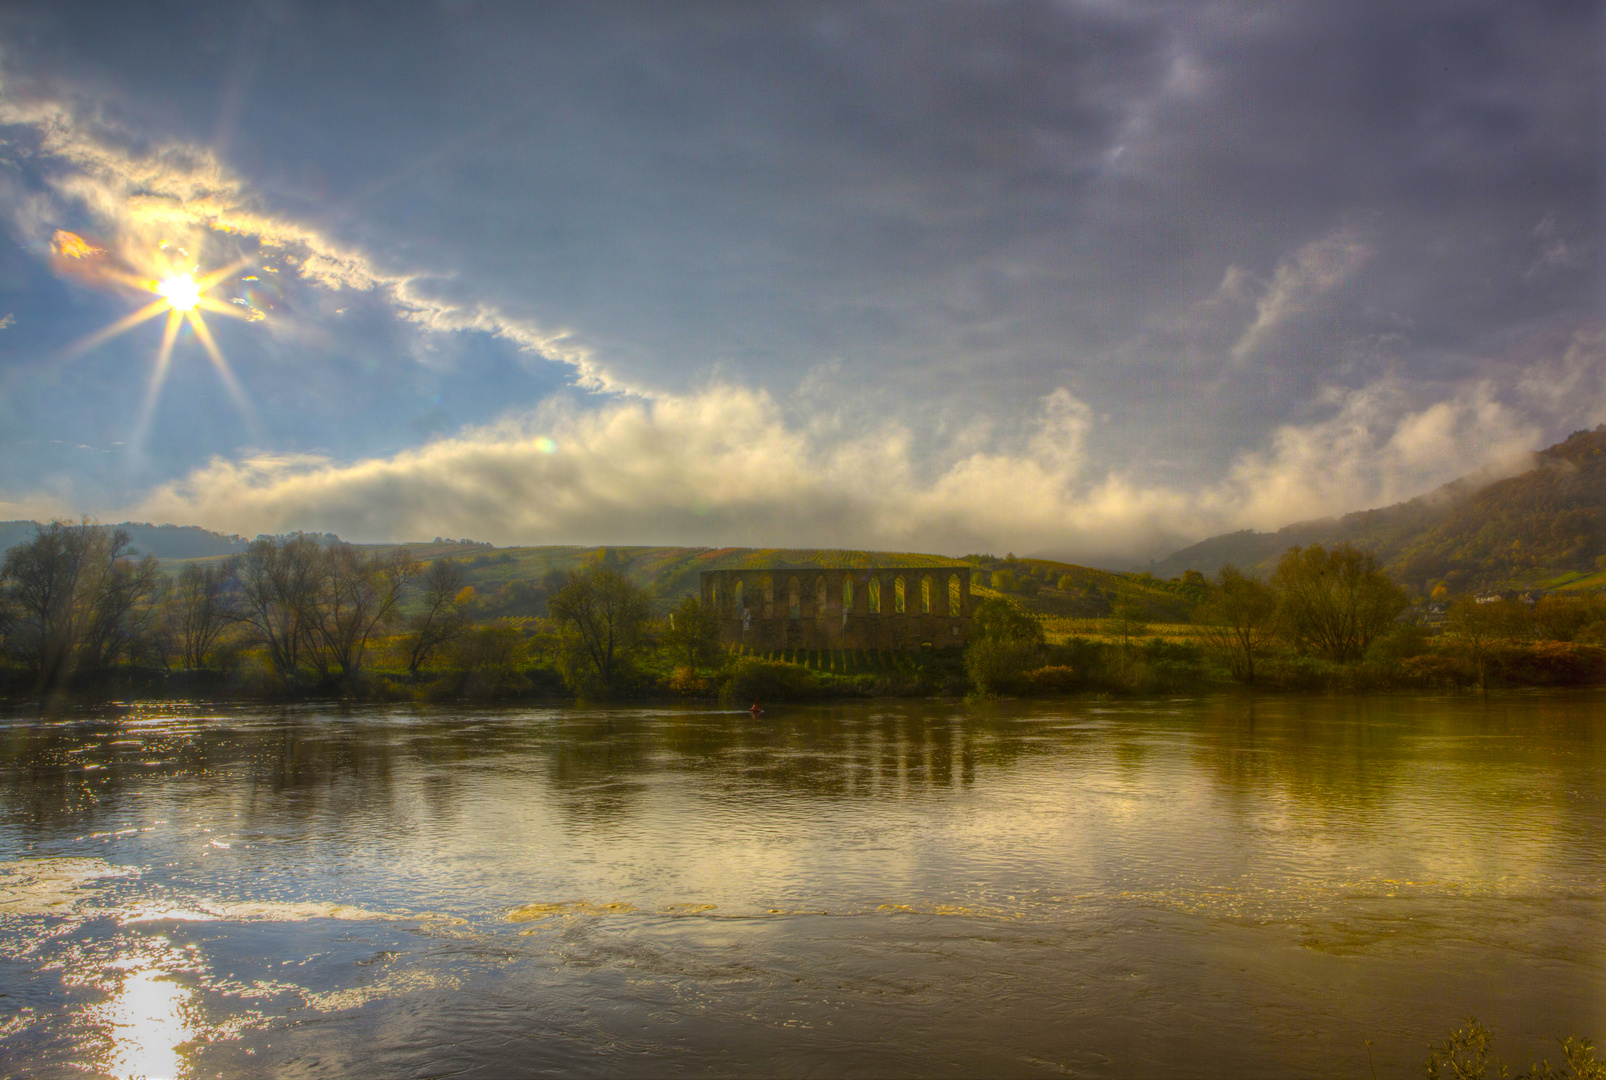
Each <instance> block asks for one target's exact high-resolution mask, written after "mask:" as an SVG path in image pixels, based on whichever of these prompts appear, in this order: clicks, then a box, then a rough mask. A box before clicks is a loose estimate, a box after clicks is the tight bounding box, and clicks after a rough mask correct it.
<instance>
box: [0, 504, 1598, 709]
mask: <svg viewBox="0 0 1606 1080" xmlns="http://www.w3.org/2000/svg"><path fill="white" fill-rule="evenodd" d="M475 558H486V556H476V557H475ZM1004 572H1005V570H1004V569H1003V568H1000V569H998V570H995V571H994V573H993V580H994V582H995V583H997V584H1008V583H1009V582H1008V579H1005V581H1003V582H998V577H999V575H1001V574H1003V573H1004ZM1066 584H1067V585H1071V586H1075V587H1082V586H1081V585H1077V584H1076V583H1066ZM1146 584H1147V583H1145V582H1142V581H1137V582H1134V584H1133V585H1132V586H1131V587H1130V588H1128V589H1125V590H1117V589H1114V588H1111V592H1110V595H1109V596H1108V601H1109V602H1108V607H1107V614H1106V615H1105V616H1104V618H1103V619H1102V622H1101V623H1100V625H1101V627H1102V628H1103V629H1104V630H1105V632H1106V635H1105V640H1091V639H1086V638H1071V639H1070V640H1068V641H1062V642H1055V643H1050V642H1049V641H1048V637H1047V634H1046V633H1045V630H1044V625H1043V622H1042V620H1041V619H1040V618H1039V617H1038V616H1037V615H1035V614H1033V613H1032V612H1030V611H1028V610H1026V609H1025V608H1024V606H1023V605H1022V604H1021V603H1019V602H1017V601H1016V600H1015V599H1013V598H1011V597H1007V596H1001V597H988V598H985V599H979V600H978V601H977V603H976V604H975V605H974V607H973V618H972V626H971V633H970V643H969V645H968V647H967V649H966V650H965V651H964V653H963V654H962V655H961V654H959V653H958V652H957V651H954V650H932V651H929V652H917V653H894V652H888V653H881V654H875V655H869V654H848V653H841V652H840V651H838V652H831V651H830V650H826V651H824V652H818V653H799V654H791V653H788V654H781V655H769V656H753V655H750V654H747V655H744V654H742V653H740V651H732V650H729V649H726V648H724V647H723V646H721V645H720V643H719V635H718V629H717V625H716V623H715V620H714V619H713V617H712V615H711V613H709V612H708V611H706V610H704V609H703V608H702V607H701V605H700V604H699V603H698V601H697V599H696V598H695V597H691V596H687V597H685V598H684V599H683V600H681V601H680V603H679V606H677V607H676V608H675V609H674V610H673V611H672V612H670V613H668V615H667V617H663V618H660V617H656V616H655V614H654V602H653V597H652V595H651V594H650V593H649V592H648V591H647V590H646V589H644V588H642V587H641V586H640V585H639V584H637V583H636V582H635V581H633V580H632V579H631V578H630V576H629V575H627V574H626V573H625V572H624V570H623V568H622V566H621V564H620V560H619V559H618V556H617V554H616V553H614V552H612V551H611V550H610V549H603V550H601V551H599V552H598V554H597V555H596V557H594V558H593V559H592V560H591V561H589V562H587V563H585V564H583V565H581V566H580V567H579V568H578V569H575V570H573V571H568V572H564V571H557V570H550V571H548V572H547V573H546V574H544V575H543V576H542V577H541V578H540V579H539V580H538V581H534V582H526V581H513V582H507V583H504V584H502V585H501V586H500V587H499V588H497V589H494V590H487V591H486V592H484V593H481V592H480V591H477V590H476V589H475V588H474V587H473V586H472V585H471V584H470V583H469V581H468V574H467V571H466V567H465V564H464V563H462V562H459V561H455V560H453V559H449V558H439V559H436V560H434V561H432V562H429V563H421V562H419V561H418V560H417V559H415V558H414V557H413V556H411V555H409V554H408V553H407V552H406V551H405V549H402V550H396V551H391V552H375V551H371V550H365V549H362V548H358V547H355V546H353V545H351V544H347V543H343V542H341V541H339V540H338V539H336V538H333V537H329V536H315V535H304V534H297V535H292V536H283V537H259V538H258V539H257V540H256V541H254V542H252V543H251V544H250V545H249V546H248V547H247V549H246V550H245V551H244V552H241V553H239V554H237V555H233V556H229V557H227V558H220V559H213V560H206V561H199V562H192V563H188V564H185V565H184V566H183V567H182V568H181V569H180V570H179V571H178V572H177V573H176V574H168V573H165V572H163V570H162V569H161V568H160V566H159V564H158V563H157V562H156V560H154V559H153V558H151V557H149V556H141V555H138V554H136V553H135V552H134V551H132V550H131V547H130V544H129V540H128V536H127V535H126V534H125V533H124V532H122V531H121V530H119V529H116V528H110V527H107V526H102V525H96V524H91V523H88V522H82V523H79V524H67V523H62V522H54V523H51V524H49V525H46V526H41V527H39V528H38V529H37V531H36V534H35V535H34V537H33V538H32V539H31V540H29V541H27V542H26V543H23V544H21V545H18V546H16V547H14V548H12V549H11V550H10V551H9V552H7V553H6V556H5V559H4V563H3V565H0V686H3V687H4V689H5V690H6V692H7V693H9V694H11V695H30V694H31V695H41V694H49V693H53V692H56V691H59V690H63V689H69V688H94V687H96V686H104V687H110V686H111V685H112V684H114V683H117V680H119V679H121V680H122V682H121V684H118V685H124V686H128V687H129V688H130V689H137V687H135V686H134V683H136V682H139V680H143V683H142V684H141V685H143V686H146V687H148V688H149V689H150V690H152V691H165V692H168V693H178V694H193V693H204V692H213V691H217V692H240V693H246V694H253V695H264V696H296V695H329V694H338V695H358V696H363V697H370V698H413V699H418V700H436V699H450V698H455V697H470V698H481V699H489V698H501V697H517V696H547V697H557V696H563V695H579V696H582V697H586V698H594V699H604V698H620V697H654V696H670V695H675V696H705V695H706V696H712V695H714V694H723V695H725V696H727V697H731V698H747V697H751V698H754V699H758V700H773V699H803V698H816V697H822V696H832V695H847V696H868V695H880V694H901V695H923V694H938V693H941V694H967V693H975V694H981V695H996V694H1040V695H1053V694H1063V693H1068V692H1078V691H1094V692H1110V693H1149V692H1168V691H1187V690H1198V689H1204V688H1207V687H1209V686H1211V685H1215V684H1221V683H1225V682H1229V681H1234V680H1235V681H1238V682H1242V683H1246V684H1258V685H1264V686H1269V687H1275V688H1286V689H1320V688H1327V689H1335V688H1348V689H1368V688H1379V687H1386V686H1456V685H1459V686H1474V685H1482V686H1488V685H1491V684H1492V683H1510V684H1522V685H1534V684H1582V683H1592V682H1602V681H1606V648H1603V646H1606V601H1603V600H1601V599H1599V598H1593V599H1591V598H1583V599H1563V598H1559V597H1547V598H1545V599H1544V600H1542V601H1541V602H1540V603H1538V604H1537V605H1536V606H1529V605H1527V604H1524V603H1520V602H1515V601H1500V602H1495V603H1477V602H1475V601H1474V600H1473V599H1471V598H1463V599H1461V600H1459V601H1457V602H1456V603H1455V604H1453V605H1451V607H1450V610H1449V614H1448V619H1447V622H1446V624H1445V626H1444V627H1443V630H1442V632H1440V633H1437V634H1433V633H1431V632H1430V630H1429V629H1428V628H1426V627H1424V626H1422V625H1420V624H1418V623H1416V622H1414V621H1412V620H1410V619H1408V618H1407V619H1402V618H1401V616H1402V613H1404V612H1405V611H1406V609H1407V608H1408V606H1409V603H1410V601H1409V597H1408V596H1407V594H1406V591H1405V590H1404V589H1402V588H1401V587H1400V586H1399V585H1398V584H1397V583H1396V582H1394V581H1393V580H1391V579H1390V577H1389V576H1388V575H1387V574H1386V573H1385V572H1384V571H1383V570H1382V568H1381V567H1380V566H1379V564H1378V562H1377V560H1376V559H1375V558H1374V557H1373V556H1372V555H1370V554H1368V553H1366V552H1362V551H1359V550H1356V549H1354V548H1351V547H1348V546H1345V545H1339V546H1337V547H1334V548H1332V549H1331V550H1329V549H1324V548H1323V547H1321V546H1320V545H1310V546H1308V547H1303V548H1299V547H1296V548H1292V549H1290V550H1289V551H1288V552H1287V553H1285V555H1284V556H1283V558H1282V560H1281V561H1280V562H1279V563H1278V565H1277V567H1276V568H1275V571H1274V572H1273V573H1272V574H1270V575H1269V577H1268V578H1267V579H1266V580H1264V581H1262V580H1259V579H1256V578H1254V577H1251V576H1249V575H1247V574H1244V573H1241V572H1239V571H1238V570H1236V569H1235V568H1233V567H1231V566H1226V567H1223V568H1222V569H1221V570H1220V571H1219V572H1218V573H1217V574H1216V575H1215V576H1214V577H1213V578H1212V579H1209V580H1206V579H1205V578H1204V577H1202V576H1200V575H1191V576H1190V578H1189V580H1187V581H1184V582H1176V583H1170V584H1172V585H1173V586H1174V587H1173V588H1172V589H1171V590H1170V591H1169V593H1168V594H1167V595H1166V596H1165V597H1164V598H1163V599H1164V601H1165V602H1164V604H1163V605H1160V604H1156V603H1155V601H1154V590H1153V589H1152V588H1147V587H1145V586H1146ZM1099 587H1101V588H1110V582H1104V583H1103V584H1101V585H1100V586H1099ZM1183 600H1187V601H1189V602H1191V605H1192V609H1191V613H1190V614H1191V618H1192V625H1191V626H1189V627H1186V628H1185V629H1186V630H1187V631H1188V633H1187V634H1186V635H1185V636H1182V637H1180V638H1179V637H1178V636H1177V635H1176V634H1175V633H1174V632H1173V633H1171V634H1170V636H1169V637H1168V638H1161V637H1155V636H1150V635H1149V622H1150V620H1151V619H1153V618H1155V617H1156V616H1157V615H1159V616H1163V617H1165V618H1175V613H1174V612H1173V611H1172V610H1170V608H1171V605H1172V604H1173V603H1178V602H1181V601H1183ZM1157 607H1163V610H1161V611H1159V612H1157V611H1156V608H1157ZM660 610H661V609H660ZM1170 629H1171V630H1172V631H1175V630H1176V627H1174V626H1173V627H1171V628H1170Z"/></svg>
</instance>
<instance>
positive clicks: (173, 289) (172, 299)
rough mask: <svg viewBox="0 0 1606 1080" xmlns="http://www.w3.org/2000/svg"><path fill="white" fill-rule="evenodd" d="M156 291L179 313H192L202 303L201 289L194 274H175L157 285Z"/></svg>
mask: <svg viewBox="0 0 1606 1080" xmlns="http://www.w3.org/2000/svg"><path fill="white" fill-rule="evenodd" d="M156 291H157V293H159V294H160V295H162V296H164V297H166V298H167V302H168V303H169V304H171V305H173V307H174V308H176V309H177V310H179V311H192V310H194V308H195V305H196V304H199V303H200V302H201V287H200V286H199V285H198V284H196V282H195V275H194V274H175V275H174V276H172V277H170V278H164V279H162V280H161V281H160V282H158V283H157V285H156Z"/></svg>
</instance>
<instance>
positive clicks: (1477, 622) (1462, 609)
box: [1444, 596, 1528, 690]
mask: <svg viewBox="0 0 1606 1080" xmlns="http://www.w3.org/2000/svg"><path fill="white" fill-rule="evenodd" d="M1527 614H1528V613H1527V611H1525V610H1521V605H1519V604H1513V603H1512V602H1511V601H1509V600H1495V601H1491V602H1489V603H1484V604H1480V603H1478V601H1477V599H1476V598H1475V597H1472V596H1463V597H1461V599H1459V600H1457V601H1456V602H1455V603H1453V604H1451V605H1450V610H1449V611H1447V612H1445V613H1444V628H1445V629H1446V630H1448V631H1449V632H1450V633H1451V634H1454V635H1455V637H1456V639H1457V640H1458V641H1459V642H1460V643H1461V646H1462V648H1464V649H1465V650H1466V652H1467V656H1468V658H1469V659H1470V660H1471V661H1472V663H1473V666H1475V667H1476V668H1477V669H1478V686H1479V687H1481V688H1482V689H1484V690H1487V689H1488V688H1489V654H1490V653H1491V651H1492V649H1493V646H1494V643H1495V642H1496V641H1499V640H1502V639H1504V638H1508V637H1511V636H1512V635H1513V631H1516V630H1518V629H1519V628H1520V627H1521V625H1522V623H1524V622H1526V621H1528V620H1527V618H1526V616H1527Z"/></svg>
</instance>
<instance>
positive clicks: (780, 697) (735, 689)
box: [722, 657, 822, 703]
mask: <svg viewBox="0 0 1606 1080" xmlns="http://www.w3.org/2000/svg"><path fill="white" fill-rule="evenodd" d="M821 689H822V686H821V681H820V679H819V678H817V677H816V676H815V675H814V673H813V672H811V671H809V670H808V669H807V668H802V667H799V666H797V665H796V664H786V663H782V662H781V661H779V660H757V659H754V658H752V657H748V658H746V659H743V660H738V661H737V662H736V663H735V665H734V666H732V668H731V672H730V675H729V676H728V677H727V678H726V679H725V686H724V692H723V694H722V696H723V697H725V698H726V699H728V700H730V701H735V702H738V703H740V702H743V701H760V702H762V701H807V700H809V699H811V698H816V697H819V696H820V692H821Z"/></svg>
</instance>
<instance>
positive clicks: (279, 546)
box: [231, 535, 322, 682]
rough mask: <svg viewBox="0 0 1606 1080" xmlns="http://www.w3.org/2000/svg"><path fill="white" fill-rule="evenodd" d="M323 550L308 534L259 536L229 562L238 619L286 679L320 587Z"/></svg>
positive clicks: (293, 668)
mask: <svg viewBox="0 0 1606 1080" xmlns="http://www.w3.org/2000/svg"><path fill="white" fill-rule="evenodd" d="M321 560H322V551H321V549H320V547H319V544H318V542H317V541H316V540H314V539H313V538H312V537H310V536H303V535H297V536H290V537H285V538H283V539H280V538H277V537H272V536H263V537H258V538H257V539H256V540H255V541H253V542H252V543H251V545H250V546H249V547H247V548H246V549H245V553H244V554H243V555H241V556H240V557H239V558H238V559H236V560H235V561H234V563H233V565H232V567H231V570H232V576H233V581H234V584H235V586H236V587H237V588H238V589H239V591H240V601H241V621H242V622H244V623H245V624H246V625H247V626H249V627H251V628H252V630H254V631H255V634H256V637H257V639H258V640H259V641H261V642H262V644H263V645H265V646H266V647H267V650H268V662H269V664H270V665H271V666H272V668H273V670H274V673H275V674H277V675H278V676H279V677H280V678H281V679H283V680H285V681H287V682H288V681H289V680H291V679H293V678H295V676H296V671H297V668H298V667H299V664H300V655H301V644H302V640H303V638H304V637H305V627H304V623H305V620H306V617H307V615H308V614H309V613H310V612H311V611H312V609H313V607H314V604H315V597H316V594H317V591H318V572H319V568H320V567H319V564H320V562H321Z"/></svg>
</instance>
